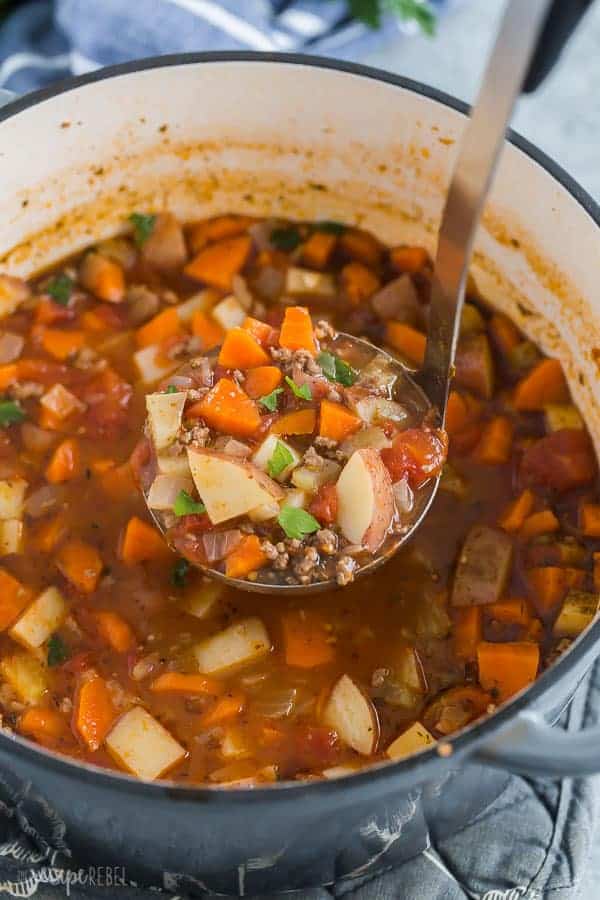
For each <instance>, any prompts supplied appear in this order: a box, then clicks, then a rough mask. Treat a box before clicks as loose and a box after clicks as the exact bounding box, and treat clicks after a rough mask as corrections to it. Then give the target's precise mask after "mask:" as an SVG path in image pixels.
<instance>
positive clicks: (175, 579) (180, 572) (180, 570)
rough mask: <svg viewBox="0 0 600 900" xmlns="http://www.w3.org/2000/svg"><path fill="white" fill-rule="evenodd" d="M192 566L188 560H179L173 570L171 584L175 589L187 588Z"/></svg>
mask: <svg viewBox="0 0 600 900" xmlns="http://www.w3.org/2000/svg"><path fill="white" fill-rule="evenodd" d="M189 571H190V564H189V562H188V561H187V559H178V560H177V562H176V563H175V565H174V566H173V568H172V569H171V584H172V585H173V586H174V587H178V588H182V587H185V585H186V581H187V576H188V572H189Z"/></svg>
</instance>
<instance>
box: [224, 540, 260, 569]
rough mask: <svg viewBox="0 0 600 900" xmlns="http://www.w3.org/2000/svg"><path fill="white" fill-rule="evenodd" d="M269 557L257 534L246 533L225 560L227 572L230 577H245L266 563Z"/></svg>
mask: <svg viewBox="0 0 600 900" xmlns="http://www.w3.org/2000/svg"><path fill="white" fill-rule="evenodd" d="M267 562H268V557H267V555H266V553H265V551H264V550H263V549H262V547H261V543H260V539H259V537H258V535H256V534H246V535H244V537H243V538H242V540H241V541H240V543H239V544H238V545H237V546H236V547H234V549H233V550H232V551H231V553H230V554H229V556H228V557H227V558H226V560H225V574H226V575H227V576H228V577H229V578H244V577H245V576H246V575H248V574H249V573H250V572H255V571H256V570H257V569H260V568H261V567H262V566H264V565H266V563H267Z"/></svg>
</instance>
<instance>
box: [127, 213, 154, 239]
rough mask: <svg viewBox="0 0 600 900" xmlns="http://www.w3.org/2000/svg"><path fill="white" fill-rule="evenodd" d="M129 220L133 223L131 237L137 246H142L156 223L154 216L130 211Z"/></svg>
mask: <svg viewBox="0 0 600 900" xmlns="http://www.w3.org/2000/svg"><path fill="white" fill-rule="evenodd" d="M129 221H130V222H131V224H132V225H133V237H134V240H135V242H136V244H137V245H138V247H143V246H144V244H145V243H146V241H147V240H148V238H149V237H150V235H151V234H152V232H153V231H154V226H155V225H156V216H152V215H147V214H146V213H131V215H130V216H129Z"/></svg>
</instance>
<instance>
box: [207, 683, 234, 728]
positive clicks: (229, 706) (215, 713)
mask: <svg viewBox="0 0 600 900" xmlns="http://www.w3.org/2000/svg"><path fill="white" fill-rule="evenodd" d="M245 705H246V698H245V697H244V695H243V694H242V693H241V691H230V692H229V693H227V694H225V695H224V696H222V697H219V699H218V700H217V701H216V703H215V704H214V706H211V708H210V709H207V711H206V712H205V713H203V715H202V716H201V717H200V722H199V724H200V725H201V726H202V728H212V727H213V726H214V725H220V724H221V722H225V721H226V720H227V719H233V718H234V716H239V714H240V713H241V712H242V710H243V709H244V706H245Z"/></svg>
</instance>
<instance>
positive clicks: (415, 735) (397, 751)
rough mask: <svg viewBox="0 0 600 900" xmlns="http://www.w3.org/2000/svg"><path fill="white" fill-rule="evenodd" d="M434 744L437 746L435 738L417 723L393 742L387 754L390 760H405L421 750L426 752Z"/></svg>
mask: <svg viewBox="0 0 600 900" xmlns="http://www.w3.org/2000/svg"><path fill="white" fill-rule="evenodd" d="M432 744H435V738H434V736H433V735H432V734H430V733H429V732H428V731H427V729H426V728H425V726H424V725H421V723H420V722H415V723H414V725H411V726H410V728H407V729H406V731H404V732H403V733H402V734H401V735H400V737H397V738H396V740H395V741H392V743H391V744H390V746H389V747H388V748H387V750H386V751H385V752H386V755H387V756H389V758H390V759H404V757H405V756H410V755H411V754H412V753H418V751H419V750H426V749H427V747H430V746H431V745H432Z"/></svg>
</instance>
